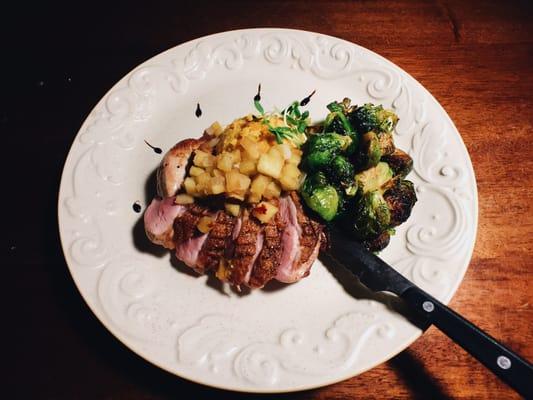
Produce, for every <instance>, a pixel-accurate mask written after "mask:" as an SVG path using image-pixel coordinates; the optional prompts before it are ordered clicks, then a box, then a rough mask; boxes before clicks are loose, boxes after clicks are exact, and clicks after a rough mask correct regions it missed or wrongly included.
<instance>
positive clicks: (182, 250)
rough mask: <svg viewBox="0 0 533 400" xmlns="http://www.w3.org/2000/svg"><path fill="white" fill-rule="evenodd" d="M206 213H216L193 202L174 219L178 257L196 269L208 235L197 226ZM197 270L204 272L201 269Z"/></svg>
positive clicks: (212, 214)
mask: <svg viewBox="0 0 533 400" xmlns="http://www.w3.org/2000/svg"><path fill="white" fill-rule="evenodd" d="M206 215H211V216H213V217H214V213H211V212H210V211H209V209H208V208H207V207H203V206H200V205H197V204H193V205H192V206H190V207H189V208H188V209H187V210H186V211H185V212H184V213H183V214H182V215H181V216H180V217H179V218H176V220H175V221H174V242H175V244H176V257H177V258H178V259H179V260H181V261H183V262H184V263H185V264H186V265H187V266H189V267H191V268H193V269H195V270H197V267H196V263H197V260H198V254H199V253H200V250H201V249H202V247H203V245H204V242H205V241H206V240H207V236H208V234H207V233H201V232H199V231H198V229H197V228H196V227H197V225H198V221H199V220H200V218H201V217H203V216H206ZM197 272H199V273H203V271H201V270H199V271H198V270H197Z"/></svg>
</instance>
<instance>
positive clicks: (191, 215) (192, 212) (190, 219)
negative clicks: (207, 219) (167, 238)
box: [174, 204, 209, 243]
mask: <svg viewBox="0 0 533 400" xmlns="http://www.w3.org/2000/svg"><path fill="white" fill-rule="evenodd" d="M208 212H209V210H208V209H207V208H206V207H202V206H199V205H197V204H193V205H192V206H190V207H189V208H188V209H187V211H185V212H184V213H183V214H182V215H181V216H180V217H178V218H176V219H175V220H174V241H175V242H176V243H184V242H185V241H186V240H189V239H190V238H192V237H193V236H194V234H195V233H196V225H197V224H198V221H199V220H200V218H201V217H203V216H204V215H207V214H208Z"/></svg>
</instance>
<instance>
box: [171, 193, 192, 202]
mask: <svg viewBox="0 0 533 400" xmlns="http://www.w3.org/2000/svg"><path fill="white" fill-rule="evenodd" d="M174 203H176V204H192V203H194V197H192V196H191V195H188V194H185V193H182V194H178V195H177V196H176V199H175V200H174Z"/></svg>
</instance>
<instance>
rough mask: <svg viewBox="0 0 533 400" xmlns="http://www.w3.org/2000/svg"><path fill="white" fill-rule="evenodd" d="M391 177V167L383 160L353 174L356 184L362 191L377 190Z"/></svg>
mask: <svg viewBox="0 0 533 400" xmlns="http://www.w3.org/2000/svg"><path fill="white" fill-rule="evenodd" d="M391 179H392V169H390V168H389V166H388V164H387V163H384V162H380V163H378V164H377V165H376V166H375V167H372V168H369V169H365V170H364V171H361V172H359V173H358V174H357V175H355V180H356V182H357V186H358V187H359V188H360V190H362V191H363V193H367V192H373V191H374V190H378V189H380V188H381V187H382V186H383V185H384V184H385V183H386V182H388V181H389V180H391Z"/></svg>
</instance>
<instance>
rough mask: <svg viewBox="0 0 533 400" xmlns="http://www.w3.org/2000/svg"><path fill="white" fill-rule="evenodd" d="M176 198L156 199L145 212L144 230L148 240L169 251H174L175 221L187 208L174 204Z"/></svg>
mask: <svg viewBox="0 0 533 400" xmlns="http://www.w3.org/2000/svg"><path fill="white" fill-rule="evenodd" d="M174 199H175V198H174V197H167V198H164V199H161V198H155V199H153V200H152V202H151V203H150V205H149V206H148V208H147V209H146V211H145V212H144V229H145V231H146V236H148V239H150V241H152V242H153V243H155V244H159V245H162V246H164V247H166V248H167V249H173V248H174V247H175V244H174V240H173V238H174V220H175V219H176V218H178V217H180V216H181V215H182V214H183V213H184V212H185V211H186V209H187V207H185V206H182V205H178V204H174Z"/></svg>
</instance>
